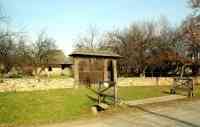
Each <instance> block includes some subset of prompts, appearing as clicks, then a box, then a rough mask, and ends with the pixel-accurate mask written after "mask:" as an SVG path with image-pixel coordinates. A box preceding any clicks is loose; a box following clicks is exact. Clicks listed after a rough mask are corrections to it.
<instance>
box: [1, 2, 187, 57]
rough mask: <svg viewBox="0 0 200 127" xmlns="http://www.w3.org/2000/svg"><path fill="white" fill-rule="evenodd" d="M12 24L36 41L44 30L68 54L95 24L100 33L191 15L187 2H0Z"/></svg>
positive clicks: (179, 19) (176, 19)
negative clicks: (161, 17)
mask: <svg viewBox="0 0 200 127" xmlns="http://www.w3.org/2000/svg"><path fill="white" fill-rule="evenodd" d="M0 1H1V4H2V5H3V12H4V14H6V15H7V16H9V17H10V24H11V26H13V27H14V28H16V29H18V30H20V29H23V31H24V32H27V34H28V35H29V36H30V37H31V38H33V39H34V38H35V37H36V35H38V33H39V32H40V31H41V30H46V32H47V33H48V35H49V36H51V37H53V38H54V39H55V40H56V41H57V45H58V47H59V48H60V49H62V50H63V51H64V52H65V53H66V54H68V53H70V52H71V51H72V46H73V40H74V39H76V37H77V36H78V35H79V34H80V33H82V32H84V31H85V30H86V29H87V28H88V26H89V25H91V24H94V25H96V27H97V28H98V29H100V31H101V32H104V31H109V30H113V29H114V28H123V27H126V26H128V25H130V24H131V23H132V22H135V21H136V22H138V21H148V20H156V19H158V18H159V17H160V16H166V17H167V18H168V19H169V21H170V22H171V23H172V24H173V25H176V24H180V23H181V21H182V20H183V19H184V18H185V17H186V16H187V15H188V14H189V13H190V9H189V7H188V5H187V0H0Z"/></svg>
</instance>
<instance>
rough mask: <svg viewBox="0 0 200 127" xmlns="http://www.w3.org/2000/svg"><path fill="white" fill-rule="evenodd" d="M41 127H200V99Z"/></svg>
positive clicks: (140, 107)
mask: <svg viewBox="0 0 200 127" xmlns="http://www.w3.org/2000/svg"><path fill="white" fill-rule="evenodd" d="M41 127H200V100H194V101H178V102H176V103H175V102H173V103H163V104H156V105H155V104H154V105H150V106H137V107H133V108H131V109H129V111H125V112H122V113H116V114H113V115H110V116H106V117H99V118H95V119H93V120H87V121H78V122H72V123H62V124H54V125H46V126H41Z"/></svg>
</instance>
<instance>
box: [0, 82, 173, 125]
mask: <svg viewBox="0 0 200 127" xmlns="http://www.w3.org/2000/svg"><path fill="white" fill-rule="evenodd" d="M167 91H169V87H166V86H165V87H158V86H154V87H153V86H151V87H122V88H119V96H120V98H122V99H125V100H134V99H143V98H149V97H157V96H164V95H167V94H166V92H167ZM87 94H90V95H91V94H93V93H91V91H89V90H88V89H85V88H79V89H76V90H75V89H59V90H49V91H34V92H18V93H15V92H9V93H0V126H8V125H9V126H17V125H35V124H43V123H54V122H63V121H67V120H73V119H79V118H85V117H86V118H87V117H91V116H92V114H91V111H90V106H91V105H93V104H94V103H93V102H92V101H91V100H89V99H88V98H87V96H86V95H87Z"/></svg>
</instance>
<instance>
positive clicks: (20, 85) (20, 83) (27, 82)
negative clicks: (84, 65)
mask: <svg viewBox="0 0 200 127" xmlns="http://www.w3.org/2000/svg"><path fill="white" fill-rule="evenodd" d="M194 81H195V82H196V83H198V84H199V83H200V78H196V80H194ZM172 82H173V78H170V77H166V78H140V77H132V78H118V86H120V87H124V86H156V85H159V86H169V85H171V84H172ZM73 87H74V79H73V78H66V79H41V81H40V82H38V81H37V80H35V79H34V78H22V79H5V80H4V82H3V83H0V92H4V91H34V90H49V89H62V88H73Z"/></svg>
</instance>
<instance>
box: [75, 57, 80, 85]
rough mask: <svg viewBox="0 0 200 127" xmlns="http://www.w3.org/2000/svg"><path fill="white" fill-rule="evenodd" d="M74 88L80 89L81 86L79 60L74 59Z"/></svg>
mask: <svg viewBox="0 0 200 127" xmlns="http://www.w3.org/2000/svg"><path fill="white" fill-rule="evenodd" d="M74 80H75V82H74V88H77V87H78V84H79V59H78V58H74Z"/></svg>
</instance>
